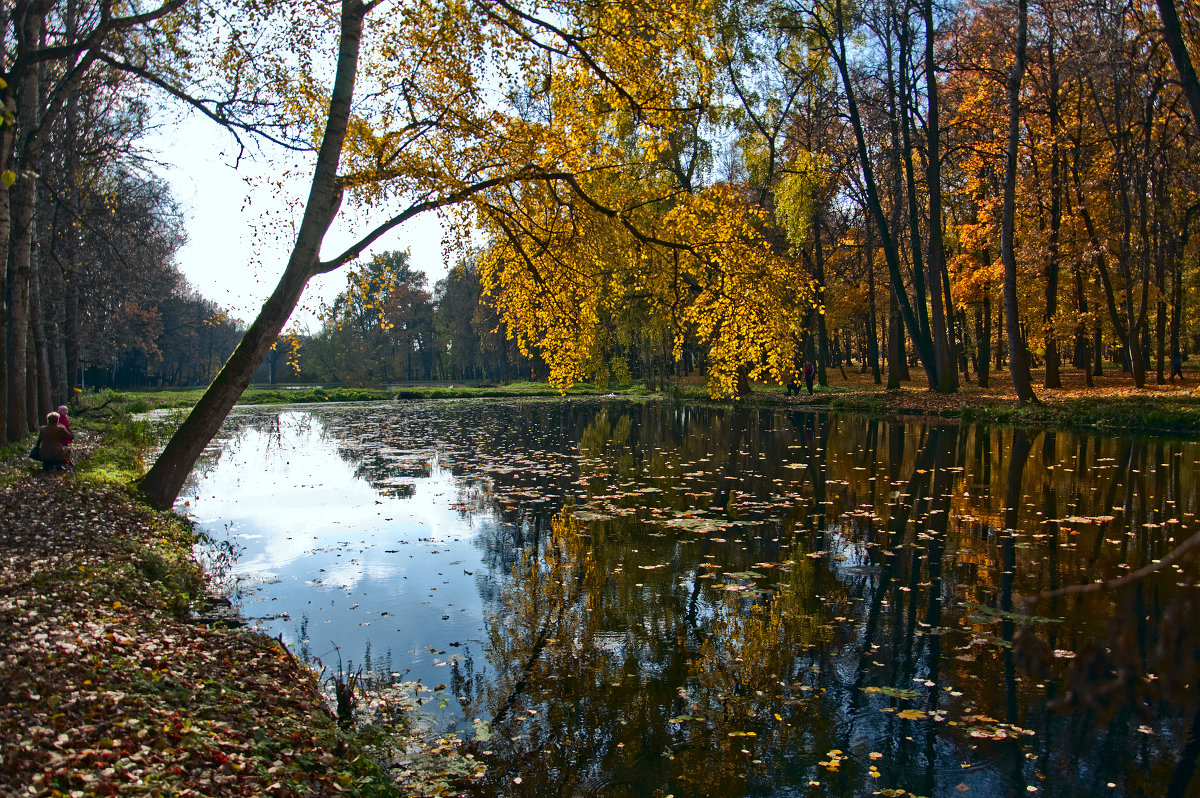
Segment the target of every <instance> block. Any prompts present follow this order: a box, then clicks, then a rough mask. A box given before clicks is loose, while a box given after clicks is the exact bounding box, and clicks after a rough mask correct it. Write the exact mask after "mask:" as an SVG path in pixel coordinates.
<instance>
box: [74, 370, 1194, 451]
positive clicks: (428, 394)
mask: <svg viewBox="0 0 1200 798" xmlns="http://www.w3.org/2000/svg"><path fill="white" fill-rule="evenodd" d="M1035 376H1039V377H1040V375H1035ZM1196 378H1200V374H1196V375H1190V378H1189V380H1188V381H1187V382H1184V383H1181V384H1179V385H1171V384H1166V385H1148V386H1147V387H1145V388H1143V389H1141V390H1135V389H1133V388H1132V387H1131V385H1130V383H1129V379H1128V377H1125V376H1121V375H1119V374H1118V375H1112V376H1106V377H1098V378H1096V379H1095V383H1096V385H1095V387H1092V388H1088V387H1086V386H1084V385H1083V380H1082V376H1081V375H1080V374H1076V373H1073V372H1072V373H1068V374H1065V375H1064V377H1063V380H1064V387H1063V388H1061V389H1054V390H1049V389H1044V388H1039V389H1038V400H1039V401H1038V402H1037V403H1036V404H1032V405H1021V404H1020V403H1019V402H1017V400H1016V396H1015V395H1014V393H1013V390H1012V386H1011V384H1010V383H1009V382H1008V375H1007V374H1006V373H999V374H994V375H993V376H992V380H991V387H989V388H980V387H978V386H976V385H973V384H970V383H965V382H964V383H963V384H962V386H961V387H960V390H959V391H958V392H957V393H954V394H937V393H933V392H932V391H929V390H928V389H927V388H926V387H925V385H924V383H923V381H922V380H921V379H920V376H919V374H917V373H915V372H914V379H913V380H912V381H910V382H908V383H906V384H905V386H904V387H903V388H901V389H900V390H898V391H885V390H883V388H882V386H878V385H875V384H874V383H873V382H872V381H871V378H870V376H869V375H860V374H857V373H854V372H848V373H847V374H845V375H843V374H841V373H840V372H839V371H837V370H832V369H831V370H830V371H829V384H828V385H826V386H817V387H816V390H815V393H814V394H813V395H811V396H810V395H808V394H806V393H802V394H801V395H800V396H788V395H787V393H786V392H785V391H784V389H783V388H782V387H781V386H778V385H763V384H758V385H755V386H753V390H752V391H751V393H750V394H749V395H747V396H745V397H743V398H742V399H741V400H739V401H740V403H742V404H746V405H751V406H783V407H796V408H831V409H836V410H844V411H847V412H856V413H868V414H872V415H882V416H920V417H928V418H934V419H938V418H942V419H961V420H964V421H981V422H987V423H996V424H1017V425H1026V426H1038V427H1055V428H1062V429H1093V430H1098V431H1102V432H1135V433H1151V434H1162V435H1179V436H1187V437H1200V388H1197V379H1196ZM201 394H202V391H201V390H200V389H194V390H187V391H129V392H114V391H108V392H102V393H98V394H89V395H87V396H85V397H82V398H81V401H80V407H79V410H78V413H79V416H80V417H81V418H82V419H84V420H85V422H90V421H92V420H95V421H98V422H101V423H111V422H114V421H116V420H119V419H122V418H126V417H127V416H128V415H129V414H136V413H142V412H145V411H147V410H152V409H161V408H167V409H180V410H184V409H187V408H190V407H192V406H193V405H194V404H195V403H196V401H197V400H198V399H199V398H200V396H201ZM608 394H616V395H620V396H655V395H658V396H662V397H664V398H667V399H672V400H675V401H680V402H685V403H696V404H709V403H711V402H712V400H710V399H709V397H708V392H707V388H706V386H705V384H704V382H703V380H700V379H691V380H686V381H683V382H681V383H677V384H675V385H673V386H671V387H670V388H669V389H668V390H667V391H666V392H665V393H662V394H657V393H656V392H654V391H652V390H651V389H649V388H647V387H646V386H644V385H641V384H634V385H630V386H623V387H621V388H617V389H611V390H610V389H609V388H597V387H596V386H593V385H587V384H581V385H577V386H574V387H572V388H571V390H570V391H568V392H567V395H568V396H596V395H608ZM559 395H560V394H559V393H558V392H557V391H555V390H554V389H553V388H551V387H550V386H549V385H548V384H546V383H536V382H521V383H513V384H510V385H502V386H491V385H489V386H453V387H451V386H437V385H430V386H420V387H412V388H404V389H378V388H295V389H286V388H251V389H250V390H248V391H246V393H245V394H244V395H243V396H242V400H241V402H240V403H241V404H243V405H270V404H291V403H332V402H390V401H403V400H428V399H471V398H505V397H507V398H533V397H556V396H559ZM724 404H729V403H728V402H725V403H724ZM135 423H136V422H135ZM130 465H133V466H135V467H136V466H137V464H136V463H131V462H130V461H129V458H128V457H126V458H125V459H124V461H122V462H117V463H113V464H112V467H113V469H114V471H115V472H120V473H124V469H126V468H128V467H129V466H130Z"/></svg>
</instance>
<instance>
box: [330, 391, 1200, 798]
mask: <svg viewBox="0 0 1200 798" xmlns="http://www.w3.org/2000/svg"><path fill="white" fill-rule="evenodd" d="M393 415H395V416H396V419H394V420H391V421H387V422H386V423H385V422H376V425H378V424H383V425H384V427H386V428H385V429H383V430H382V431H379V432H370V430H372V429H374V427H373V426H371V423H370V422H368V421H366V420H363V421H362V422H361V424H360V423H359V422H355V423H353V424H347V425H340V426H339V430H340V431H339V433H338V434H339V435H342V436H344V437H345V439H346V440H347V441H350V442H351V443H344V444H339V445H345V446H347V447H348V449H349V448H355V447H360V446H361V447H365V448H367V449H369V448H370V447H371V446H372V445H374V444H376V443H378V444H380V445H382V446H383V447H385V450H384V451H381V452H379V453H371V452H365V453H356V454H355V455H354V456H359V455H360V454H362V456H363V462H364V463H365V464H366V465H365V469H366V470H365V471H364V473H365V474H366V476H367V478H368V479H370V480H372V482H373V484H375V483H379V484H385V483H386V482H387V480H394V479H396V478H397V471H396V468H395V463H396V457H397V455H398V454H403V453H407V454H410V455H412V454H413V453H415V452H434V451H436V453H437V456H438V458H439V462H440V463H442V464H444V467H445V468H447V469H448V470H450V471H452V472H453V473H454V475H455V477H456V480H457V485H458V486H459V487H458V490H459V492H460V496H459V498H460V499H461V500H462V504H463V509H464V512H468V513H475V514H477V515H478V517H479V518H480V519H481V523H480V524H479V526H478V529H479V533H478V538H477V540H478V545H479V546H480V547H481V548H482V549H483V551H484V552H485V555H486V558H487V562H488V567H489V568H490V569H491V576H490V578H489V579H482V580H479V583H480V589H481V592H482V595H483V597H484V601H485V604H486V607H487V610H488V612H489V614H490V615H491V616H492V617H493V618H494V620H493V621H491V627H490V635H489V643H488V645H487V650H486V655H487V656H486V659H487V666H486V668H484V669H482V670H480V671H478V672H477V671H476V670H475V669H474V666H475V664H476V661H481V660H480V658H478V657H477V658H476V661H472V663H471V664H470V666H468V665H464V666H463V667H462V669H461V670H460V673H459V677H460V685H459V686H460V687H461V688H462V689H461V690H459V691H458V694H460V695H463V696H464V697H465V698H466V702H467V709H468V711H469V712H470V713H471V715H472V716H478V717H481V718H483V719H485V720H486V719H492V720H494V721H495V724H494V726H495V728H494V732H495V738H494V739H493V740H492V741H490V742H488V743H486V744H481V746H480V747H481V750H483V749H484V748H486V749H489V750H494V751H496V754H495V760H496V761H497V762H499V761H503V763H504V764H503V765H501V764H496V765H494V767H493V771H494V772H493V774H492V775H491V776H489V778H491V779H493V781H492V782H491V783H490V789H493V790H494V791H496V792H506V793H507V792H514V791H515V792H520V791H521V790H518V789H516V788H515V787H514V786H513V785H512V784H511V783H507V782H504V780H505V779H511V778H512V777H515V776H519V777H521V778H522V779H523V783H524V785H525V786H526V787H527V788H528V791H529V792H530V793H531V794H533V793H539V794H541V793H545V792H560V793H566V794H586V793H588V792H606V793H608V794H614V795H621V794H636V793H640V792H645V793H647V794H648V793H650V792H652V791H653V789H655V788H658V787H661V788H662V789H664V790H666V791H667V792H670V791H676V792H677V794H687V793H694V792H702V791H703V792H708V793H709V794H714V795H719V794H728V795H741V794H745V793H747V792H753V791H755V790H760V789H761V790H766V789H767V785H776V786H778V785H783V784H799V785H804V784H807V782H808V780H810V779H811V780H815V781H820V782H821V783H822V786H821V787H820V788H815V787H814V788H813V791H812V792H813V794H822V792H826V793H827V794H858V793H860V792H864V791H865V792H870V791H871V790H872V789H876V788H884V787H888V788H901V787H903V788H904V789H907V790H909V791H912V792H917V793H919V794H930V795H931V794H935V793H942V792H946V791H947V789H951V788H953V786H954V785H956V784H958V783H959V780H962V779H966V780H968V781H970V782H971V784H972V785H974V786H975V788H976V789H979V788H981V787H987V786H988V785H990V789H991V790H992V791H994V792H997V793H1009V792H1019V791H1022V790H1024V787H1025V785H1027V784H1028V785H1031V786H1039V787H1041V788H1043V789H1044V790H1046V791H1047V792H1050V791H1053V794H1062V795H1071V794H1079V795H1082V794H1088V793H1089V792H1091V791H1094V790H1100V791H1103V790H1106V789H1107V788H1105V787H1104V785H1105V784H1106V783H1107V782H1109V781H1112V782H1114V783H1116V784H1118V785H1119V786H1120V787H1121V789H1124V790H1125V791H1127V792H1134V793H1142V794H1162V793H1163V792H1165V791H1166V789H1167V788H1168V786H1169V785H1170V784H1171V783H1172V779H1174V780H1175V783H1181V784H1183V785H1184V787H1186V785H1187V784H1188V783H1189V782H1190V780H1191V772H1190V770H1188V768H1187V767H1185V765H1187V764H1188V762H1189V759H1188V758H1189V756H1190V758H1191V761H1194V760H1195V752H1194V751H1193V752H1192V753H1189V751H1191V750H1192V749H1190V748H1185V745H1186V743H1185V740H1186V739H1187V738H1186V734H1187V733H1188V729H1189V728H1190V727H1192V726H1195V728H1196V729H1197V730H1200V715H1198V714H1197V713H1196V711H1195V708H1196V705H1197V699H1196V695H1195V690H1196V688H1195V684H1196V683H1197V679H1198V678H1200V674H1197V673H1196V672H1195V671H1196V668H1197V662H1198V661H1200V650H1198V648H1197V642H1196V640H1195V639H1194V633H1193V631H1192V627H1193V626H1194V623H1192V621H1193V620H1194V618H1195V614H1196V610H1198V609H1200V606H1196V602H1195V600H1194V594H1195V590H1194V589H1193V588H1192V587H1190V586H1189V585H1190V584H1191V583H1194V582H1195V581H1197V580H1196V578H1195V571H1194V568H1193V566H1192V565H1191V564H1189V563H1183V564H1181V567H1182V566H1187V567H1186V569H1184V571H1182V572H1176V571H1175V570H1174V569H1168V572H1167V573H1163V574H1160V575H1158V577H1156V578H1154V579H1147V580H1145V581H1143V582H1140V583H1138V584H1136V585H1130V586H1128V587H1127V588H1122V589H1121V591H1120V592H1117V593H1112V592H1107V593H1098V594H1088V595H1061V596H1057V597H1047V598H1046V599H1045V600H1044V601H1039V602H1038V603H1037V604H1035V605H1034V606H1033V607H1032V609H1031V610H1030V612H1031V613H1032V615H1031V617H1030V620H1029V621H1028V622H1027V623H1026V622H1024V621H1023V618H1022V614H1021V613H1022V610H1021V606H1022V605H1021V603H1020V601H1019V599H1020V598H1021V597H1023V596H1029V595H1037V594H1039V593H1042V592H1044V591H1053V590H1056V589H1060V588H1063V587H1066V586H1070V585H1076V584H1080V583H1086V582H1089V581H1094V580H1096V579H1102V580H1109V579H1112V578H1114V577H1119V576H1120V575H1122V574H1124V573H1128V572H1130V571H1133V570H1136V569H1138V568H1141V567H1143V566H1147V565H1151V564H1153V562H1154V560H1156V559H1159V558H1161V557H1162V556H1163V555H1164V554H1165V553H1166V552H1168V551H1170V550H1171V548H1173V546H1174V545H1176V544H1177V543H1178V542H1179V541H1180V540H1182V539H1183V537H1184V536H1186V535H1187V534H1190V532H1191V531H1192V530H1194V525H1195V520H1194V515H1191V514H1193V513H1195V512H1196V510H1197V495H1196V494H1197V486H1198V485H1200V481H1198V480H1197V479H1196V476H1197V475H1196V466H1195V463H1194V461H1195V460H1198V459H1200V457H1197V453H1196V448H1195V446H1194V445H1185V444H1181V443H1178V442H1169V441H1137V440H1127V439H1101V438H1088V437H1080V438H1076V437H1075V436H1072V435H1068V434H1066V433H1058V434H1053V433H1023V432H1013V431H1012V430H1005V429H1001V428H991V429H989V428H987V427H982V426H970V425H963V426H957V425H943V426H938V427H922V426H920V425H916V424H908V423H904V422H900V421H880V420H871V419H865V418H853V417H843V416H837V415H834V414H821V415H812V414H805V413H796V412H788V411H781V410H745V409H730V408H676V407H673V406H671V405H668V404H648V405H644V406H643V405H627V406H602V405H597V404H588V403H566V404H564V405H561V406H540V407H529V408H525V407H519V408H518V407H513V406H488V407H461V408H456V409H454V410H452V411H449V412H447V411H444V410H442V409H438V410H436V411H435V410H428V411H425V410H420V411H418V410H411V411H409V410H406V411H404V413H393ZM364 425H365V426H364ZM354 435H357V436H359V437H352V436H354ZM371 436H373V437H371ZM368 438H369V440H368ZM359 441H364V442H363V443H359ZM564 442H566V443H564ZM576 442H580V443H579V450H578V452H576V451H573V447H574V445H575V443H576ZM576 455H578V457H576ZM401 476H403V475H401ZM538 500H540V501H538ZM563 502H573V510H572V513H573V515H574V518H575V520H574V521H571V520H569V517H568V516H564V517H563V518H560V519H559V521H558V522H557V524H552V523H551V521H550V516H551V514H552V512H553V511H554V510H556V509H557V508H558V506H559V505H560V504H561V503H563ZM1172 519H1174V521H1175V523H1172ZM689 525H691V526H689ZM1172 538H1175V540H1174V541H1173V540H1172ZM809 555H812V556H809ZM756 577H757V578H756ZM1177 582H1183V583H1184V586H1180V585H1178V584H1176V583H1177ZM724 587H729V588H731V589H730V590H729V591H726V590H724V589H723V588H724ZM744 588H750V589H744ZM1147 616H1150V617H1149V619H1147ZM1057 620H1061V621H1062V622H1051V621H1057ZM1030 640H1033V641H1036V642H1037V644H1036V645H1035V644H1034V643H1030V642H1029V641H1030ZM1031 651H1032V652H1033V655H1031V653H1030V652H1031ZM1072 655H1073V656H1072ZM739 660H741V661H740V662H739ZM1150 674H1154V675H1155V676H1157V678H1155V679H1149V678H1148V677H1149V676H1150ZM888 709H890V710H893V711H891V712H881V711H880V710H888ZM529 710H533V711H535V712H536V713H537V714H535V715H531V714H529V712H528V711H529ZM910 710H911V711H915V712H916V714H915V715H913V714H910V716H909V717H907V718H906V717H902V716H901V715H900V713H901V712H904V711H910ZM777 715H778V719H777V718H776V716H777ZM939 717H940V718H941V719H938V718H939ZM698 718H703V720H698ZM980 718H988V719H990V720H981V719H980ZM622 721H624V722H622ZM949 721H954V722H955V723H958V724H959V725H958V726H950V725H949ZM788 724H791V725H790V726H789V725H788ZM1139 726H1144V727H1146V728H1147V729H1148V730H1149V731H1150V732H1151V733H1149V734H1147V733H1143V732H1141V731H1139V730H1138V727H1139ZM1019 729H1031V730H1034V731H1035V732H1036V734H1034V735H1033V736H1029V735H1025V734H1023V733H1022V732H1020V731H1017V730H1019ZM1098 730H1099V734H1100V735H1101V740H1100V745H1101V747H1100V748H1099V749H1098V751H1097V750H1096V749H1094V748H1093V745H1094V739H1095V735H1096V734H1097V732H1098ZM748 732H753V733H754V735H755V736H753V737H749V736H744V733H748ZM731 734H733V735H736V736H730V735H731ZM977 734H979V735H988V736H987V737H976V736H972V735H977ZM993 737H1003V738H1004V739H994V738H993ZM868 744H869V745H871V746H872V748H875V749H876V750H878V751H879V752H880V753H882V754H884V757H883V759H882V760H880V763H881V769H882V770H883V772H884V775H883V777H881V778H880V780H879V781H878V782H875V781H874V780H872V779H871V778H870V776H869V775H868V774H867V771H866V768H867V764H868V763H867V760H865V759H864V758H863V752H864V750H865V749H862V748H861V746H864V745H868ZM976 745H977V746H980V748H978V749H973V748H971V746H976ZM855 746H859V749H858V750H857V753H856V754H855V755H854V758H853V759H852V760H847V761H845V762H843V763H842V764H841V765H840V766H839V767H838V768H836V769H834V770H829V769H828V768H827V767H824V766H822V765H820V764H819V763H820V762H823V761H824V762H828V761H829V760H828V758H827V757H826V752H827V751H829V750H830V749H843V750H845V751H847V752H848V753H849V752H850V751H851V749H854V748H855ZM743 750H745V751H749V752H750V753H748V754H747V753H742V752H743ZM710 752H711V753H710ZM672 757H673V758H672ZM755 760H758V761H757V762H756V761H755ZM961 761H971V762H973V763H975V765H976V766H977V767H974V768H972V770H971V771H969V772H967V773H963V774H961V775H960V774H959V772H958V771H959V762H961ZM1176 762H1179V763H1180V764H1179V766H1178V767H1176V764H1175V763H1176ZM1042 776H1044V777H1045V780H1044V781H1043V779H1042ZM951 778H953V779H955V780H954V781H952V782H948V781H947V780H948V779H951ZM523 789H524V788H523ZM1172 789H1176V788H1172ZM1178 789H1183V788H1178ZM1178 789H1177V791H1176V793H1175V794H1182V793H1180V792H1178Z"/></svg>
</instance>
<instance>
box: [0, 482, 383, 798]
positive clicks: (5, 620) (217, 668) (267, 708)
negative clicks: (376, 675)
mask: <svg viewBox="0 0 1200 798" xmlns="http://www.w3.org/2000/svg"><path fill="white" fill-rule="evenodd" d="M10 468H11V466H10ZM191 543H192V538H191V532H190V530H189V529H188V527H187V524H186V523H185V522H184V521H182V519H179V518H177V517H175V516H172V515H170V514H163V513H155V512H153V511H151V510H149V509H148V508H146V507H144V506H142V505H139V504H137V503H136V502H134V501H133V499H132V497H131V495H130V494H129V493H128V492H127V491H126V490H125V489H123V488H118V487H109V486H103V485H97V484H94V483H87V482H84V481H82V480H76V479H75V478H74V477H72V476H70V475H67V476H66V477H58V476H43V475H41V474H36V475H35V474H28V473H25V474H22V475H21V476H20V477H19V478H18V479H17V480H16V481H14V482H10V484H7V485H5V486H4V487H2V488H0V741H2V743H0V745H2V756H0V794H2V795H6V796H19V795H39V796H42V795H44V796H56V795H71V796H76V795H214V796H219V795H229V796H234V795H236V796H244V795H305V796H308V795H345V794H347V793H360V792H370V791H371V789H370V788H368V789H366V790H363V789H361V788H362V787H364V786H366V784H368V783H376V778H375V777H374V776H372V775H370V773H369V772H370V770H371V768H370V766H369V764H368V763H365V762H356V761H347V760H348V759H351V757H350V755H349V754H347V753H345V752H346V748H345V746H344V745H343V744H342V743H341V742H339V738H338V732H337V729H336V724H335V723H334V721H333V718H332V717H331V716H330V714H329V711H328V709H327V708H326V706H325V705H324V704H323V702H322V700H321V698H320V692H319V690H318V685H317V684H316V678H315V676H314V674H313V673H312V672H310V671H309V670H307V669H305V668H304V667H302V666H301V665H299V663H297V662H296V661H295V660H294V659H293V657H292V655H291V654H290V653H289V652H288V651H287V650H286V649H285V648H284V647H283V646H281V645H280V643H279V642H277V641H273V640H270V639H269V638H266V637H263V636H261V635H258V634H255V633H252V632H248V631H242V630H224V629H213V628H209V627H206V626H204V625H202V624H198V623H195V622H192V621H189V620H188V617H187V616H188V613H187V600H188V598H189V597H190V596H194V595H196V594H197V593H198V592H200V591H202V589H203V578H202V574H201V573H200V571H199V568H198V567H197V566H196V564H195V562H194V561H193V560H192V558H191ZM356 773H361V774H362V775H361V778H360V777H359V776H356Z"/></svg>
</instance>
